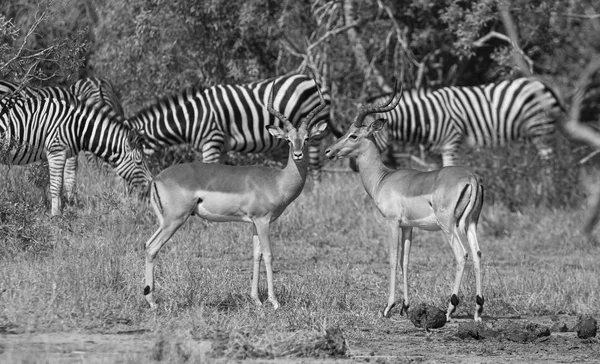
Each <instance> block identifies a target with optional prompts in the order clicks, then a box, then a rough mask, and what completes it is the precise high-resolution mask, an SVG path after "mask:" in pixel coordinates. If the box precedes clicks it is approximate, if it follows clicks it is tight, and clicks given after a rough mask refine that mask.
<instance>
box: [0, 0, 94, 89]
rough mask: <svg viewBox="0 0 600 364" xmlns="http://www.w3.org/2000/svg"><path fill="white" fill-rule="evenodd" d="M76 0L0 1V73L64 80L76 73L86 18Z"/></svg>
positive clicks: (20, 77)
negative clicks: (41, 0)
mask: <svg viewBox="0 0 600 364" xmlns="http://www.w3.org/2000/svg"><path fill="white" fill-rule="evenodd" d="M83 4H84V3H82V2H80V1H76V0H53V1H45V2H41V3H40V2H39V1H35V0H18V1H4V2H2V4H1V5H0V77H1V78H3V79H14V80H17V81H21V82H23V83H29V82H32V83H33V84H38V85H39V84H44V85H46V84H64V83H65V82H66V81H67V80H69V79H72V78H73V75H75V76H76V75H77V73H78V71H79V68H80V67H81V66H82V65H83V59H84V56H85V52H86V47H87V36H88V34H87V33H88V31H87V29H88V27H89V26H90V24H91V21H89V18H88V17H87V16H85V15H84V13H85V10H86V8H85V5H83Z"/></svg>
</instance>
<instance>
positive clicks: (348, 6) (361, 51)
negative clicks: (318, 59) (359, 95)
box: [344, 0, 394, 92]
mask: <svg viewBox="0 0 600 364" xmlns="http://www.w3.org/2000/svg"><path fill="white" fill-rule="evenodd" d="M355 13H356V10H355V8H354V3H353V0H344V21H345V22H346V24H351V23H353V22H354V19H355ZM347 33H348V41H349V42H350V46H351V47H352V51H353V52H354V58H355V59H356V63H357V64H358V67H360V68H361V69H362V71H363V73H364V75H365V79H366V80H367V82H369V80H370V79H372V80H374V81H375V83H377V86H378V87H379V89H381V90H382V91H383V92H393V91H394V89H393V88H392V87H390V85H388V84H387V82H386V81H385V78H384V77H383V76H382V75H381V72H379V70H378V69H377V68H376V67H375V66H374V65H372V64H371V63H370V62H369V59H368V58H367V52H366V50H365V48H364V47H363V45H362V41H361V39H360V35H359V34H358V31H357V30H356V27H352V28H348V30H347Z"/></svg>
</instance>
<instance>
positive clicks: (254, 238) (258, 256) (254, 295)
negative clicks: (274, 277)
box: [250, 225, 262, 306]
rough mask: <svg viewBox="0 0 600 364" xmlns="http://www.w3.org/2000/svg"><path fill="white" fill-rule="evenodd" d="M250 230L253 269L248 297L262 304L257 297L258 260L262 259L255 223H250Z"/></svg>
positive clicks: (257, 303) (259, 304)
mask: <svg viewBox="0 0 600 364" xmlns="http://www.w3.org/2000/svg"><path fill="white" fill-rule="evenodd" d="M252 231H253V232H252V245H253V248H254V260H253V263H254V269H253V271H252V289H251V290H250V297H251V298H252V300H253V301H254V303H255V304H256V305H257V306H262V303H261V302H260V299H259V298H258V281H259V277H260V261H261V260H262V252H261V250H260V240H259V238H258V232H257V231H256V225H252Z"/></svg>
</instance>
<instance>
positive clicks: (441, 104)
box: [366, 78, 564, 167]
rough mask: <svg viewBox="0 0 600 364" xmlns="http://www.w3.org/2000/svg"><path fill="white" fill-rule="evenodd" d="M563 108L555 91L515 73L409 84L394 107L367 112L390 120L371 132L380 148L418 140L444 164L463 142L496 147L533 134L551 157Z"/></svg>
mask: <svg viewBox="0 0 600 364" xmlns="http://www.w3.org/2000/svg"><path fill="white" fill-rule="evenodd" d="M385 100H387V96H380V97H377V98H375V99H373V100H371V103H373V104H378V103H381V102H382V101H385ZM563 111H564V109H563V106H562V104H561V102H560V100H559V98H558V95H557V94H556V93H555V92H554V91H553V90H552V89H550V88H549V87H547V86H546V85H545V84H544V83H542V82H540V81H539V80H537V79H534V78H518V79H515V80H512V81H502V82H499V83H492V84H486V85H481V86H470V87H455V86H452V87H444V88H440V89H437V90H435V91H423V90H408V91H405V92H404V94H403V98H402V101H401V102H400V104H399V105H398V106H397V107H396V108H395V109H393V110H391V111H389V112H386V113H383V114H376V115H374V116H371V118H382V117H383V118H386V119H388V120H389V123H388V128H387V129H384V130H382V132H380V133H376V134H375V142H376V145H377V147H378V149H379V150H380V151H383V150H385V149H386V148H387V147H388V145H389V143H390V141H391V140H400V141H403V142H406V143H408V144H414V145H416V144H421V145H423V146H424V147H425V148H426V149H428V150H432V151H438V152H441V154H442V164H443V166H444V167H445V166H453V165H457V163H458V162H457V159H458V157H457V153H458V149H459V148H460V146H461V144H462V143H463V142H466V144H467V145H468V146H470V147H474V146H477V147H491V148H495V147H499V146H504V145H506V144H507V143H508V142H510V141H517V140H520V139H522V138H529V139H531V141H532V142H533V143H534V145H535V147H536V149H537V152H538V155H539V156H540V158H541V159H542V160H544V161H547V160H550V159H551V157H552V155H553V150H552V147H551V146H550V145H549V137H550V135H551V134H552V133H554V131H555V130H556V120H555V119H556V116H557V115H558V113H560V112H563ZM366 122H367V123H368V122H370V121H366Z"/></svg>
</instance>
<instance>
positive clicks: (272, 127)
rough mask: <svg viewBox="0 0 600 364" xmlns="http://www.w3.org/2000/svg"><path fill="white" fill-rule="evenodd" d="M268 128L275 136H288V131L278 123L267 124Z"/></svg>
mask: <svg viewBox="0 0 600 364" xmlns="http://www.w3.org/2000/svg"><path fill="white" fill-rule="evenodd" d="M266 128H267V130H268V131H269V133H271V135H272V136H274V137H275V138H280V139H285V138H286V137H287V134H286V132H285V131H283V129H281V128H280V127H278V126H277V125H267V126H266Z"/></svg>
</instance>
